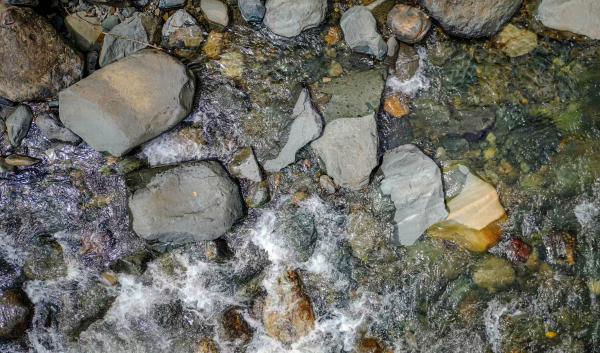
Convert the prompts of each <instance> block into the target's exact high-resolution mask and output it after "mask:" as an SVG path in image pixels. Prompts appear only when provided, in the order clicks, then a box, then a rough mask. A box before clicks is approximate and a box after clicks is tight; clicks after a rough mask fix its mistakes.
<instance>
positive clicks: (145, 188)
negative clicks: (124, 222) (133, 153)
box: [129, 161, 243, 244]
mask: <svg viewBox="0 0 600 353" xmlns="http://www.w3.org/2000/svg"><path fill="white" fill-rule="evenodd" d="M140 173H148V174H147V175H146V176H142V177H140V178H139V180H141V181H143V185H136V187H137V188H138V189H137V190H135V191H134V192H133V194H132V195H131V197H130V198H129V209H130V211H131V218H132V224H133V230H134V231H135V232H136V233H137V234H138V235H139V236H140V237H142V238H144V239H147V240H157V241H160V242H163V243H176V244H181V243H186V242H192V241H198V240H213V239H216V238H218V237H220V236H221V235H223V234H224V233H225V232H226V231H227V230H229V228H230V227H231V226H232V225H233V224H234V223H235V222H236V221H237V220H238V219H239V218H240V217H241V216H242V214H243V207H242V199H241V196H240V192H239V189H238V186H237V185H236V184H235V183H234V182H233V181H232V180H231V178H229V176H228V175H227V172H226V171H225V169H224V168H223V167H222V166H221V165H220V164H219V163H217V162H213V161H204V162H194V163H187V164H183V165H179V166H177V167H171V168H157V169H155V170H152V169H151V170H147V171H142V172H140ZM140 175H142V174H140Z"/></svg>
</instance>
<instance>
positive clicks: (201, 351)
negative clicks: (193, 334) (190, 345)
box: [196, 338, 219, 353]
mask: <svg viewBox="0 0 600 353" xmlns="http://www.w3.org/2000/svg"><path fill="white" fill-rule="evenodd" d="M196 353H219V347H218V346H217V344H216V343H215V341H213V340H212V339H210V338H203V339H202V340H201V341H200V343H198V349H196Z"/></svg>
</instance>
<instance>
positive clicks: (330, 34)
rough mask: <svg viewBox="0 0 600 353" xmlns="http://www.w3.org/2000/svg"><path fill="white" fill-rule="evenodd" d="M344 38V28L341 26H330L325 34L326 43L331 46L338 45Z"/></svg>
mask: <svg viewBox="0 0 600 353" xmlns="http://www.w3.org/2000/svg"><path fill="white" fill-rule="evenodd" d="M341 39H342V29H341V28H340V27H329V30H327V34H325V43H327V45H329V46H333V45H336V44H337V43H338V42H339V41H340V40H341Z"/></svg>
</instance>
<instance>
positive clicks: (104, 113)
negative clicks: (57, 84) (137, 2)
mask: <svg viewBox="0 0 600 353" xmlns="http://www.w3.org/2000/svg"><path fill="white" fill-rule="evenodd" d="M194 87H195V81H194V76H193V74H192V73H191V72H190V71H189V70H188V69H187V68H186V67H185V65H183V64H181V63H180V62H179V61H178V60H177V59H175V58H173V57H171V56H169V55H168V54H165V53H163V52H161V51H158V50H153V49H144V50H141V51H139V52H137V53H134V54H131V55H129V56H127V57H126V58H124V59H122V60H119V61H117V62H115V63H114V64H112V65H108V66H106V67H104V68H102V69H100V70H98V71H96V72H94V73H93V74H92V75H90V76H88V77H87V78H85V79H83V80H81V81H79V82H78V83H76V84H74V85H73V86H71V87H69V88H67V89H65V90H63V91H62V92H60V95H59V102H60V110H59V112H60V119H61V121H62V122H63V124H64V125H65V126H66V127H67V128H69V129H70V130H71V131H73V132H74V133H76V134H77V135H79V136H80V137H81V138H82V139H83V140H84V141H85V142H87V143H88V144H89V145H90V146H92V147H93V148H94V149H96V150H98V151H106V152H109V153H110V154H112V155H114V156H121V155H123V154H125V153H127V152H128V151H129V150H131V149H132V148H134V147H136V146H138V145H140V144H141V143H144V142H146V141H148V140H150V139H152V138H154V137H156V136H158V135H159V134H161V133H162V132H164V131H166V130H168V129H170V128H172V127H173V126H174V125H175V124H177V123H178V122H179V121H181V120H182V119H183V118H185V117H186V115H187V114H188V113H189V111H190V109H191V108H192V101H193V97H194Z"/></svg>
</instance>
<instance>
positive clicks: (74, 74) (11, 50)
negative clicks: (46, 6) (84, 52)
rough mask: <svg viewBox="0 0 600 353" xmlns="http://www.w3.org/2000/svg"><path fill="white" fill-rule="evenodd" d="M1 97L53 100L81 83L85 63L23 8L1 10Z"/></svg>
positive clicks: (3, 8) (54, 32) (37, 17)
mask: <svg viewBox="0 0 600 353" xmlns="http://www.w3.org/2000/svg"><path fill="white" fill-rule="evenodd" d="M0 62H2V65H0V96H2V97H5V98H8V99H10V100H12V101H18V102H20V101H25V100H38V99H44V98H49V97H52V96H54V95H56V93H58V91H60V90H61V89H63V88H65V87H67V86H69V85H71V84H72V83H74V82H76V81H78V80H79V79H80V78H81V75H82V73H83V60H82V59H81V58H80V57H79V55H78V54H77V53H76V52H75V51H74V50H73V49H71V48H70V47H69V46H68V45H67V44H66V43H65V42H64V41H63V40H62V39H61V38H60V36H59V35H58V33H56V31H55V30H54V28H53V27H52V26H51V25H50V24H49V23H48V22H47V21H46V19H44V18H42V17H41V16H39V15H37V14H36V13H35V12H33V10H31V9H28V8H23V7H0Z"/></svg>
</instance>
